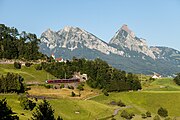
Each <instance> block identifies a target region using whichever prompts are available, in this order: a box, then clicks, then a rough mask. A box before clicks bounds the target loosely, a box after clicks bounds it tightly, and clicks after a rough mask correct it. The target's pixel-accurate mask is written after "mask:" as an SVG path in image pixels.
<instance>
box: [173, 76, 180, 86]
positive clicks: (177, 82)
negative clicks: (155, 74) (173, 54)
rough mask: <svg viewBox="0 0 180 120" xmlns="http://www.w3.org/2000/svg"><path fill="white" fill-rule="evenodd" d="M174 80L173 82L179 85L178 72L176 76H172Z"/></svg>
mask: <svg viewBox="0 0 180 120" xmlns="http://www.w3.org/2000/svg"><path fill="white" fill-rule="evenodd" d="M174 82H175V83H176V84H177V85H180V73H178V74H177V76H176V77H175V78H174Z"/></svg>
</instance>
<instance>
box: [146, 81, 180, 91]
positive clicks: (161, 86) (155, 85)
mask: <svg viewBox="0 0 180 120" xmlns="http://www.w3.org/2000/svg"><path fill="white" fill-rule="evenodd" d="M143 90H144V91H180V87H179V86H178V85H176V84H175V83H174V81H173V79H172V78H161V79H156V80H155V81H153V82H151V83H148V82H147V84H146V85H144V86H143Z"/></svg>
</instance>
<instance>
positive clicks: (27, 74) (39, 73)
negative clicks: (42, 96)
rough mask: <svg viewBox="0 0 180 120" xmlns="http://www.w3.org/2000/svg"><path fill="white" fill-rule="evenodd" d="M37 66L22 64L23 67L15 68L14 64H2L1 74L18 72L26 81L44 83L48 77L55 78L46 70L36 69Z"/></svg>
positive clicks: (0, 67)
mask: <svg viewBox="0 0 180 120" xmlns="http://www.w3.org/2000/svg"><path fill="white" fill-rule="evenodd" d="M35 66H36V65H32V66H31V67H26V66H22V68H21V69H15V68H14V65H13V64H0V74H4V75H5V74H6V73H7V72H13V73H18V74H20V75H21V76H22V77H23V78H24V80H25V82H26V83H31V82H36V83H44V82H45V80H47V79H55V77H54V76H53V75H51V74H49V73H47V72H46V71H45V70H36V69H35Z"/></svg>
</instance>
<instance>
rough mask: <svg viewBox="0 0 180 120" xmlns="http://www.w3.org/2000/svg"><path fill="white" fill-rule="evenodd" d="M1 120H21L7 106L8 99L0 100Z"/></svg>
mask: <svg viewBox="0 0 180 120" xmlns="http://www.w3.org/2000/svg"><path fill="white" fill-rule="evenodd" d="M0 108H1V109H0V120H19V117H18V116H16V115H14V114H15V113H14V112H13V111H12V110H11V108H10V107H8V106H7V102H6V99H2V100H0Z"/></svg>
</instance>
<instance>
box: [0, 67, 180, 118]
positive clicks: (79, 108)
mask: <svg viewBox="0 0 180 120" xmlns="http://www.w3.org/2000/svg"><path fill="white" fill-rule="evenodd" d="M7 72H13V73H18V74H20V75H22V76H23V77H24V79H25V82H26V83H31V82H32V83H33V82H37V83H44V81H45V80H46V79H54V78H55V77H53V76H52V75H50V74H48V73H47V72H46V71H44V70H41V71H37V70H35V65H33V66H31V67H29V68H28V67H25V66H22V69H20V70H17V69H14V67H13V65H12V64H9V65H7V64H0V74H6V73H7ZM140 76H141V79H142V82H143V83H145V84H143V90H141V91H136V92H133V91H131V92H119V93H118V92H117V93H116V92H113V93H110V95H109V96H104V95H103V94H101V91H100V90H97V89H92V88H90V87H89V86H87V85H86V84H85V86H84V89H85V90H84V91H82V92H81V97H78V96H77V97H71V96H70V95H71V92H72V91H74V92H75V93H76V94H77V95H78V94H79V91H78V90H77V89H74V90H71V89H67V88H63V89H47V88H45V87H43V86H38V85H35V86H29V87H30V88H31V89H30V90H29V91H28V93H29V94H30V95H35V96H45V97H49V98H52V99H48V101H49V102H50V103H51V105H52V107H53V109H55V116H58V115H60V116H62V117H63V119H64V120H93V119H101V120H110V119H111V118H109V119H103V118H106V117H107V118H108V117H109V116H111V115H112V114H113V112H114V110H115V109H117V108H119V107H118V106H115V105H110V104H109V103H110V102H111V101H118V100H122V101H123V102H124V103H125V104H126V105H127V108H121V109H120V111H119V112H118V114H117V115H116V116H115V118H116V119H117V120H119V119H120V120H121V119H122V118H120V113H121V111H122V110H123V109H126V110H127V111H128V112H133V113H135V114H136V116H135V117H134V118H133V120H141V119H142V118H141V114H142V113H145V112H146V111H150V112H151V113H152V115H153V116H154V115H155V114H157V110H158V108H159V107H165V108H166V109H167V110H168V112H169V115H170V116H171V117H172V118H173V117H178V118H177V120H179V119H180V102H179V101H180V86H177V85H176V84H175V83H174V82H173V80H172V79H170V78H162V79H157V80H155V81H150V82H149V81H146V79H149V77H148V76H144V75H143V76H142V75H140ZM5 97H6V98H7V101H8V105H9V106H11V107H12V109H13V111H14V112H16V113H18V116H19V117H20V120H27V119H29V118H30V117H31V115H32V111H27V110H25V111H24V110H22V108H21V107H20V105H19V101H18V95H16V94H0V99H2V98H5ZM87 98H89V99H87ZM22 113H23V114H24V115H22ZM151 119H152V118H150V119H148V120H151Z"/></svg>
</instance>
